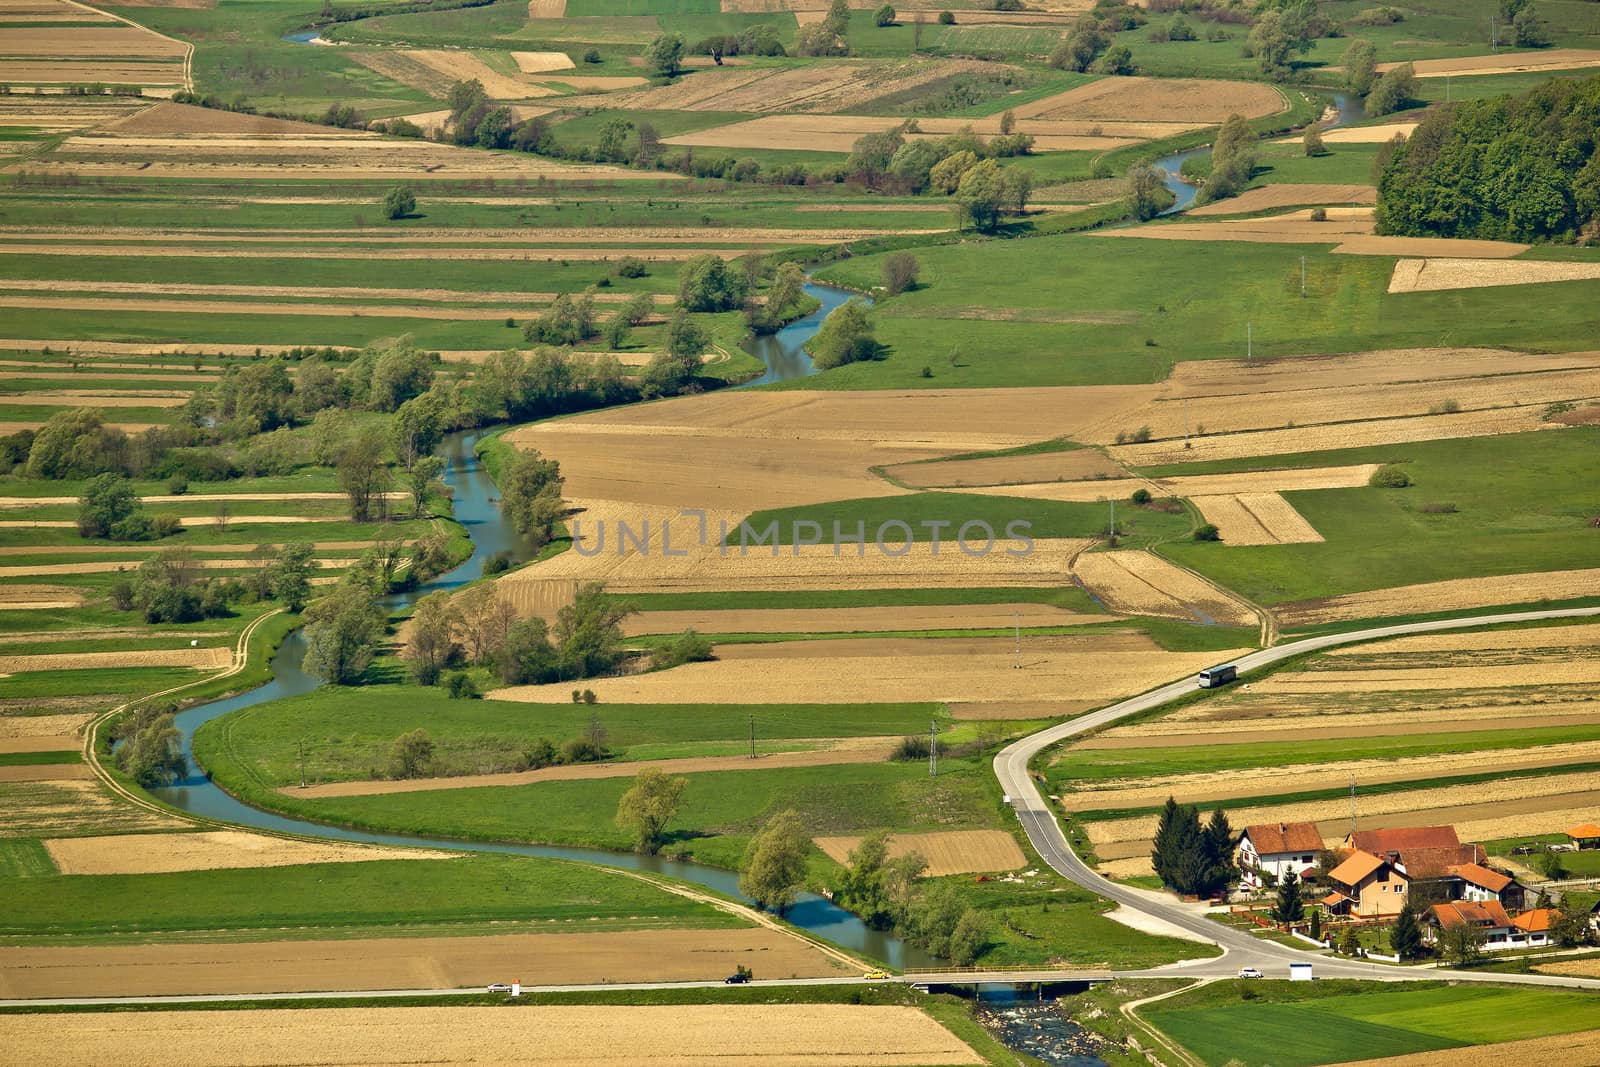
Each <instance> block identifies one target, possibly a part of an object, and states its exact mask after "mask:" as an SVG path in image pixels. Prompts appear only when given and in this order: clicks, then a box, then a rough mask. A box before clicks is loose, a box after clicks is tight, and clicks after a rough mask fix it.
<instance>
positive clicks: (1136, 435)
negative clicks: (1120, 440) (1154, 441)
mask: <svg viewBox="0 0 1600 1067" xmlns="http://www.w3.org/2000/svg"><path fill="white" fill-rule="evenodd" d="M1128 439H1129V440H1130V441H1132V442H1133V443H1134V444H1136V445H1142V444H1144V443H1145V442H1146V441H1148V440H1150V427H1148V426H1141V427H1139V428H1138V429H1137V430H1135V431H1133V433H1132V434H1130V435H1129V437H1128Z"/></svg>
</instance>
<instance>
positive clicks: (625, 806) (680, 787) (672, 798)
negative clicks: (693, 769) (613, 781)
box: [616, 767, 689, 856]
mask: <svg viewBox="0 0 1600 1067" xmlns="http://www.w3.org/2000/svg"><path fill="white" fill-rule="evenodd" d="M688 785H689V779H687V778H683V777H673V776H672V775H669V774H668V773H667V772H666V771H663V770H661V769H659V768H657V767H646V768H645V769H644V770H641V771H640V772H639V773H638V774H637V775H635V776H634V779H633V787H632V788H631V789H629V790H628V791H627V792H626V793H624V794H622V799H621V800H619V801H618V802H617V819H616V822H617V826H618V827H619V828H621V829H624V830H629V831H631V832H632V833H633V847H634V850H635V851H637V852H643V853H645V854H646V855H650V856H653V855H655V854H656V853H657V852H659V851H661V846H662V844H664V843H665V840H666V837H665V833H666V828H667V823H669V822H671V821H672V818H673V816H675V815H677V814H678V805H679V804H680V803H681V802H682V800H683V791H684V789H685V788H687V787H688Z"/></svg>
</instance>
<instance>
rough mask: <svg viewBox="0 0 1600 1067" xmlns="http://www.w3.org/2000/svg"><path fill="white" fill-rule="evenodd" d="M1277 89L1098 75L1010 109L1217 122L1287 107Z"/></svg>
mask: <svg viewBox="0 0 1600 1067" xmlns="http://www.w3.org/2000/svg"><path fill="white" fill-rule="evenodd" d="M1287 108H1288V103H1287V101H1285V100H1284V97H1283V94H1282V93H1281V92H1279V91H1278V90H1277V89H1274V88H1273V87H1272V86H1270V85H1264V84H1261V83H1258V82H1235V81H1214V80H1209V79H1206V80H1202V79H1195V78H1102V79H1101V80H1099V81H1094V82H1090V83H1089V84H1088V85H1082V86H1079V87H1078V88H1076V89H1069V90H1067V91H1066V92H1064V93H1058V94H1057V95H1055V96H1047V97H1045V98H1044V99H1043V100H1036V101H1033V102H1032V103H1028V104H1022V105H1020V106H1018V107H1016V108H1014V109H1013V110H1014V111H1015V112H1016V116H1017V118H1018V119H1079V120H1101V121H1108V122H1115V121H1117V120H1123V121H1140V120H1150V119H1155V120H1160V121H1163V122H1198V123H1203V124H1207V125H1209V124H1212V123H1220V122H1222V121H1223V120H1225V119H1226V118H1227V117H1228V116H1229V115H1231V114H1234V113H1235V112H1237V113H1239V114H1241V115H1244V116H1245V117H1246V118H1257V117H1259V116H1262V115H1275V114H1277V113H1278V112H1280V111H1284V110H1287Z"/></svg>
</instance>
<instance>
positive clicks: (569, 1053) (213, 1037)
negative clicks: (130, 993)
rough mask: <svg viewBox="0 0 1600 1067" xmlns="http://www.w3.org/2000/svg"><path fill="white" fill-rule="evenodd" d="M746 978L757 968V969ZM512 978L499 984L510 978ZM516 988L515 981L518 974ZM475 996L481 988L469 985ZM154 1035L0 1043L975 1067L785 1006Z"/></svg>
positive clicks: (50, 1031)
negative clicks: (398, 1048)
mask: <svg viewBox="0 0 1600 1067" xmlns="http://www.w3.org/2000/svg"><path fill="white" fill-rule="evenodd" d="M753 962H754V964H755V966H756V967H757V968H758V970H757V973H758V974H760V975H761V976H762V977H766V976H767V974H769V973H770V971H762V970H760V969H759V968H760V967H761V960H760V959H759V957H757V958H754V959H753ZM514 970H515V968H514V967H513V968H511V970H508V971H506V972H505V974H501V975H498V976H497V977H505V975H506V974H510V973H512V971H514ZM523 977H524V978H526V977H527V975H526V974H524V975H523ZM479 984H481V983H479ZM161 1022H162V1025H161V1027H160V1029H159V1031H158V1030H156V1029H152V1028H151V1027H149V1026H148V1025H147V1023H146V1021H145V1020H141V1019H139V1018H137V1017H134V1016H122V1015H114V1014H112V1015H99V1014H95V1015H67V1016H54V1015H39V1016H29V1015H11V1016H5V1017H3V1018H0V1037H3V1038H4V1039H5V1041H6V1043H7V1045H8V1046H9V1047H10V1048H12V1049H14V1050H16V1052H17V1053H18V1054H19V1055H22V1056H26V1057H27V1059H28V1060H29V1061H30V1062H32V1063H34V1064H36V1065H37V1067H58V1065H59V1067H65V1065H68V1064H78V1063H84V1062H88V1061H98V1060H104V1059H106V1058H116V1059H118V1060H120V1061H123V1062H126V1063H130V1064H144V1063H152V1062H155V1061H156V1060H157V1059H171V1060H173V1061H176V1062H181V1063H185V1064H188V1065H190V1067H224V1065H232V1064H237V1063H238V1062H239V1060H238V1050H239V1049H241V1048H249V1049H251V1050H252V1062H255V1063H262V1064H269V1063H299V1064H308V1065H312V1064H315V1065H321V1064H335V1063H337V1064H350V1065H357V1064H380V1063H390V1062H392V1061H393V1058H394V1047H395V1044H394V1042H395V1035H396V1034H397V1033H403V1034H404V1035H405V1044H406V1055H407V1057H408V1058H417V1059H425V1060H426V1061H427V1062H429V1063H436V1064H441V1065H460V1064H468V1063H491V1062H492V1063H502V1064H508V1065H519V1064H530V1065H546V1064H548V1065H550V1067H575V1065H577V1064H580V1063H623V1062H626V1063H631V1064H639V1065H641V1067H658V1065H663V1067H664V1065H667V1064H682V1063H684V1062H685V1056H684V1051H683V1050H685V1049H694V1050H695V1053H696V1056H695V1058H697V1059H704V1060H706V1061H711V1062H715V1063H718V1064H725V1065H727V1067H758V1065H759V1067H821V1065H823V1064H840V1063H850V1064H860V1065H862V1067H876V1065H880V1064H881V1065H885V1067H899V1065H905V1067H911V1065H920V1064H969V1063H970V1064H979V1063H982V1062H983V1060H982V1059H980V1058H979V1057H978V1056H977V1054H975V1053H974V1052H973V1051H972V1050H971V1049H970V1048H968V1047H967V1046H966V1045H965V1044H963V1043H962V1042H961V1041H960V1040H959V1039H958V1038H956V1037H955V1035H953V1034H951V1033H950V1032H949V1031H948V1030H946V1029H944V1027H942V1026H940V1025H939V1024H938V1023H936V1022H934V1021H933V1020H932V1019H931V1018H929V1017H928V1016H927V1015H925V1014H924V1013H923V1012H921V1011H919V1010H918V1009H916V1008H907V1007H864V1006H859V1005H813V1004H795V1005H783V1006H776V1005H774V1006H766V1005H760V1006H757V1005H731V1004H716V1005H711V1004H706V1005H678V1006H671V1007H633V1006H629V1007H618V1006H563V1007H535V1008H524V1009H520V1010H517V1011H506V1010H502V1009H496V1008H453V1007H446V1008H331V1009H314V1010H310V1011H292V1010H269V1011H239V1012H211V1011H194V1012H185V1011H178V1012H171V1013H167V1014H164V1015H163V1016H162V1017H161Z"/></svg>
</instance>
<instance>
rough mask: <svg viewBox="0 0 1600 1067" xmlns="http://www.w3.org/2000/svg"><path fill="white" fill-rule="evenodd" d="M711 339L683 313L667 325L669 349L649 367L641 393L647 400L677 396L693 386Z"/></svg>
mask: <svg viewBox="0 0 1600 1067" xmlns="http://www.w3.org/2000/svg"><path fill="white" fill-rule="evenodd" d="M710 343H711V339H710V338H709V337H708V336H707V335H706V332H705V330H703V329H701V328H700V324H699V323H697V322H695V321H694V320H693V319H691V318H689V316H688V315H686V314H684V313H683V312H682V311H680V312H678V313H677V314H675V315H674V316H673V317H672V320H671V321H670V322H668V323H667V347H666V350H665V351H663V352H658V353H656V354H655V355H654V356H652V357H651V359H650V362H649V363H647V364H645V368H644V372H643V373H642V374H641V375H640V391H641V393H642V394H643V395H644V396H646V397H656V396H675V395H676V394H678V393H681V392H683V391H684V390H685V389H687V388H688V387H689V386H690V385H692V384H693V382H694V380H695V377H696V376H697V375H699V373H700V364H701V356H702V354H703V353H704V352H705V350H706V348H707V347H708V346H709V345H710Z"/></svg>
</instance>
